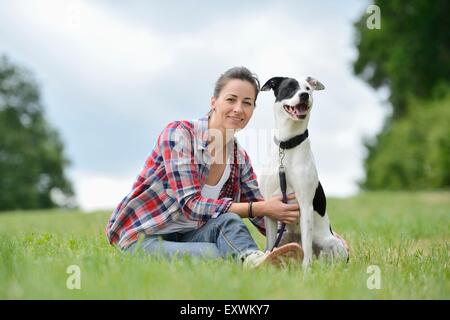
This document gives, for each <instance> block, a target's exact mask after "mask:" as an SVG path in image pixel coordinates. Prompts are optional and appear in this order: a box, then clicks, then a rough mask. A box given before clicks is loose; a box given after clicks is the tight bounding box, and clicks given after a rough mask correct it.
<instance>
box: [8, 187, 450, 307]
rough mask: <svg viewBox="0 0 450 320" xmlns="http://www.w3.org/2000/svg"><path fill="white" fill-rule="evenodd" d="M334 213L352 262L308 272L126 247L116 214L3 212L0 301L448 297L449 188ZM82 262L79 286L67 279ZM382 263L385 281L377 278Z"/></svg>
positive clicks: (333, 203)
mask: <svg viewBox="0 0 450 320" xmlns="http://www.w3.org/2000/svg"><path fill="white" fill-rule="evenodd" d="M328 214H329V215H330V218H331V221H332V225H333V229H334V230H336V231H337V232H338V233H339V234H341V235H342V236H343V237H344V238H345V239H346V240H347V241H348V243H349V245H350V247H351V256H350V261H349V263H348V264H345V263H335V264H332V263H330V262H326V261H320V260H316V261H314V263H313V265H312V267H311V269H310V270H309V272H307V273H305V272H304V271H303V270H302V268H301V267H300V266H297V265H293V264H291V265H290V266H289V267H288V268H285V269H276V268H274V267H272V266H266V267H263V268H260V269H257V270H252V271H246V270H243V269H242V266H241V265H240V264H237V263H236V262H234V261H232V260H212V261H203V260H196V259H189V258H182V259H178V260H172V261H167V260H162V259H158V258H154V257H149V256H143V255H139V254H136V255H131V254H124V253H122V252H120V251H118V250H117V249H116V248H114V247H112V246H110V245H109V244H108V242H107V239H106V236H105V232H104V229H105V226H106V223H107V220H108V218H109V215H110V212H94V213H83V212H73V211H71V212H66V211H59V210H50V211H14V212H4V213H1V214H0V299H449V298H450V271H449V244H450V232H449V226H450V192H430V193H406V192H405V193H392V192H370V193H362V194H360V195H358V196H354V197H350V198H345V199H337V198H331V199H329V200H328ZM249 228H250V230H251V232H252V233H253V235H254V237H255V238H256V240H257V242H258V244H259V245H260V246H261V248H263V246H264V238H263V237H262V236H261V235H260V234H258V232H257V231H256V229H254V228H253V226H249ZM74 265H75V266H77V267H79V271H80V273H79V275H80V278H79V279H80V288H79V289H69V288H68V285H67V284H68V282H69V283H70V277H71V276H72V275H73V274H72V273H70V270H71V269H70V268H69V266H74ZM370 266H376V267H370ZM377 267H378V268H377ZM374 268H375V269H377V270H378V271H379V273H377V276H379V282H378V284H379V288H373V285H371V284H373V281H372V280H373V277H374V276H375V274H374V271H373V270H374ZM68 271H69V273H68ZM371 277H372V278H371ZM68 280H69V281H68ZM69 287H70V285H69Z"/></svg>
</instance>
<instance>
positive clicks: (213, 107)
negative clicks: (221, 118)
mask: <svg viewBox="0 0 450 320" xmlns="http://www.w3.org/2000/svg"><path fill="white" fill-rule="evenodd" d="M215 109H216V97H214V96H212V97H211V110H215Z"/></svg>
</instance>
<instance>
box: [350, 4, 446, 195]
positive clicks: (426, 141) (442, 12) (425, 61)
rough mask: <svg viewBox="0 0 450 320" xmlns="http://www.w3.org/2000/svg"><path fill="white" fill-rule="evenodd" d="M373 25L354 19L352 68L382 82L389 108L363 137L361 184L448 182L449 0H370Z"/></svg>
mask: <svg viewBox="0 0 450 320" xmlns="http://www.w3.org/2000/svg"><path fill="white" fill-rule="evenodd" d="M374 4H375V5H377V6H378V7H379V8H380V13H381V29H369V28H367V25H366V21H367V19H368V15H367V14H366V13H365V12H364V13H363V14H362V15H361V17H360V19H359V21H358V22H356V23H355V29H356V48H357V50H358V57H357V59H356V60H355V61H354V62H353V71H354V73H355V74H356V75H358V76H360V77H361V78H363V79H364V80H365V81H366V82H368V83H369V84H370V85H371V86H372V87H373V88H375V89H378V88H381V87H387V88H388V89H389V92H390V96H389V102H390V105H391V106H392V109H393V112H392V113H391V116H390V117H389V118H388V119H387V120H386V122H385V124H384V127H383V130H382V132H380V133H379V134H378V135H377V136H376V137H375V139H373V140H371V141H366V142H365V145H366V148H367V153H368V156H367V158H366V160H365V164H364V166H365V171H366V178H365V181H363V182H362V183H361V186H362V187H363V188H366V189H391V190H399V189H409V190H419V189H441V188H449V187H450V178H449V177H450V166H449V161H448V158H449V157H448V150H449V149H448V148H449V144H450V126H449V125H448V124H449V123H450V113H449V112H447V111H446V110H447V108H449V107H450V98H449V96H450V19H448V17H447V15H448V12H450V2H449V1H447V0H436V1H428V0H412V1H390V0H375V1H374Z"/></svg>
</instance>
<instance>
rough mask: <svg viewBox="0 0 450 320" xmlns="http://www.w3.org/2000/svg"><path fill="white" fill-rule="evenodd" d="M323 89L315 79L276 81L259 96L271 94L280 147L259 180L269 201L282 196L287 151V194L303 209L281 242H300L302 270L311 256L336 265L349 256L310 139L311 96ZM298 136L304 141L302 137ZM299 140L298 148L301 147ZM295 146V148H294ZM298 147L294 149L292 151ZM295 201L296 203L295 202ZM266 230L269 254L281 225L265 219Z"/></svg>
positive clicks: (277, 139) (270, 82)
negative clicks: (331, 213)
mask: <svg viewBox="0 0 450 320" xmlns="http://www.w3.org/2000/svg"><path fill="white" fill-rule="evenodd" d="M323 89H325V87H324V85H323V84H322V83H320V82H319V81H318V80H316V79H314V78H312V77H306V78H304V80H301V81H297V80H296V79H294V78H287V77H273V78H271V79H269V80H268V81H267V82H266V83H265V84H264V85H263V86H262V88H261V91H270V90H273V92H274V94H275V103H274V105H273V109H274V110H273V111H274V118H275V129H276V130H275V132H276V133H275V139H274V140H275V143H277V144H278V147H276V152H274V154H273V156H272V158H271V161H270V165H269V166H268V167H267V168H266V170H265V172H264V173H263V174H262V175H261V182H260V189H261V193H262V195H263V196H264V198H265V199H268V198H270V197H273V196H275V195H279V194H281V189H280V178H279V165H280V156H281V154H280V153H279V152H280V151H281V150H282V149H283V148H280V147H279V146H280V144H279V143H280V142H281V143H282V145H281V146H283V147H291V148H288V149H284V156H283V159H282V163H283V166H284V168H285V169H284V170H285V174H286V182H287V193H288V194H289V193H295V200H296V201H298V204H299V206H300V218H299V219H298V221H297V222H296V223H294V224H287V225H286V229H287V230H286V232H285V233H284V234H283V237H282V239H281V243H280V245H282V244H285V243H288V242H298V243H299V244H300V245H301V246H302V248H303V253H304V257H303V263H302V264H303V267H305V268H307V267H308V266H310V264H311V262H312V259H313V255H315V256H316V257H328V258H330V259H331V260H332V261H334V260H337V259H344V260H346V261H348V258H349V254H348V250H347V248H346V244H345V243H344V241H343V240H342V239H341V238H340V237H338V236H337V235H335V234H334V233H333V230H332V229H331V225H330V221H329V218H328V215H327V213H326V197H325V193H324V191H323V188H322V185H321V184H320V182H319V178H318V174H317V169H316V165H315V163H314V158H313V154H312V152H311V146H310V141H309V139H308V132H307V129H308V122H309V117H310V115H311V109H312V106H313V95H312V94H313V92H314V91H317V90H323ZM299 137H300V138H299ZM299 141H301V143H300V144H298V142H299ZM296 144H297V145H296ZM293 145H296V146H293ZM295 200H294V201H295ZM264 222H265V226H266V246H267V247H266V250H271V249H272V248H273V246H274V244H275V241H276V238H277V231H278V222H277V221H275V220H273V219H271V218H269V217H264Z"/></svg>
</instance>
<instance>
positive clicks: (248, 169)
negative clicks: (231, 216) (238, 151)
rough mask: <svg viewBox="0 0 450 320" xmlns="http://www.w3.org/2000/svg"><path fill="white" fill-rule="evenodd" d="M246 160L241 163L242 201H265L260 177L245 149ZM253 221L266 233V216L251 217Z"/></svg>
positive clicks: (244, 156)
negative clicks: (260, 185) (260, 187)
mask: <svg viewBox="0 0 450 320" xmlns="http://www.w3.org/2000/svg"><path fill="white" fill-rule="evenodd" d="M243 158H244V160H243V161H242V163H241V164H240V167H241V185H240V189H241V194H240V201H241V202H250V201H253V202H258V201H264V197H263V196H262V194H261V191H260V190H259V186H258V178H257V176H256V173H255V171H254V170H253V166H252V164H251V161H250V158H249V156H248V154H247V153H246V152H245V151H243ZM249 220H250V221H251V223H252V224H253V225H254V226H255V227H256V228H257V229H258V230H259V231H260V232H261V233H262V234H263V235H265V234H266V228H265V225H264V217H255V218H250V219H249Z"/></svg>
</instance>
